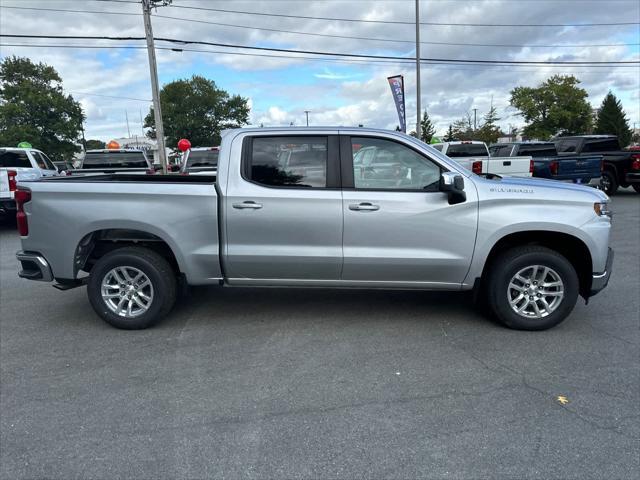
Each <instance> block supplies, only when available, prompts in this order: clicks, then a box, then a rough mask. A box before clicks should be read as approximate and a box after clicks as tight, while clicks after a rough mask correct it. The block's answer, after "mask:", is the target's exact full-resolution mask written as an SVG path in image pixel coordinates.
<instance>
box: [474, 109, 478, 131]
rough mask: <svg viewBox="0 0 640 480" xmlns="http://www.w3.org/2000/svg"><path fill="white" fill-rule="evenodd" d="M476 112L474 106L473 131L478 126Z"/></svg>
mask: <svg viewBox="0 0 640 480" xmlns="http://www.w3.org/2000/svg"><path fill="white" fill-rule="evenodd" d="M477 113H478V109H477V108H474V109H473V131H475V130H476V129H477V128H478V126H477Z"/></svg>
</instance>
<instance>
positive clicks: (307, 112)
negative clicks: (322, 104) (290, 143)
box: [304, 110, 311, 127]
mask: <svg viewBox="0 0 640 480" xmlns="http://www.w3.org/2000/svg"><path fill="white" fill-rule="evenodd" d="M310 111H311V110H305V111H304V113H305V114H306V115H307V127H308V126H309V112H310Z"/></svg>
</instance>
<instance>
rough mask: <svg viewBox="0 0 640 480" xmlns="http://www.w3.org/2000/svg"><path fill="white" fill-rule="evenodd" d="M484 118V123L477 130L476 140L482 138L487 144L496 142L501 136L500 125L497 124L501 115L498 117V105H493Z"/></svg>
mask: <svg viewBox="0 0 640 480" xmlns="http://www.w3.org/2000/svg"><path fill="white" fill-rule="evenodd" d="M483 120H484V121H483V123H482V125H481V126H480V128H479V129H478V130H477V131H476V132H475V137H476V138H475V140H482V141H483V142H485V143H486V144H491V143H496V142H497V141H498V137H499V136H500V127H498V125H497V123H498V121H499V120H500V117H498V112H497V111H496V107H494V106H493V105H492V106H491V108H490V109H489V111H488V112H487V113H486V114H485V116H484V119H483Z"/></svg>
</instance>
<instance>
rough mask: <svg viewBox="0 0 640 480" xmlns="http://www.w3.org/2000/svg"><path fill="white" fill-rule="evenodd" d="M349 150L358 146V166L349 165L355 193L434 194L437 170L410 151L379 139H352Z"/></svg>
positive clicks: (436, 188) (436, 184)
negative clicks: (351, 167)
mask: <svg viewBox="0 0 640 480" xmlns="http://www.w3.org/2000/svg"><path fill="white" fill-rule="evenodd" d="M351 144H352V147H353V146H354V145H362V147H361V148H360V150H359V151H358V153H356V154H355V155H354V157H357V156H358V155H359V154H360V152H363V151H364V152H366V155H367V156H366V157H365V158H364V159H363V161H362V162H356V158H354V162H353V180H354V186H355V188H357V189H368V190H426V191H437V190H438V184H439V182H440V167H439V166H438V165H437V164H435V163H434V162H432V161H431V160H429V159H428V158H426V157H424V156H422V155H420V154H419V153H417V152H416V151H414V150H412V149H411V148H409V147H407V146H405V145H402V144H400V143H397V142H394V141H391V140H385V139H381V138H367V137H361V138H358V137H352V138H351Z"/></svg>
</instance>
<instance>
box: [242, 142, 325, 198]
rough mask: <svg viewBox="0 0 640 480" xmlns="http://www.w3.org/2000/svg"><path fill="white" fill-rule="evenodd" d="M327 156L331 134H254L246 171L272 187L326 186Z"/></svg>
mask: <svg viewBox="0 0 640 480" xmlns="http://www.w3.org/2000/svg"><path fill="white" fill-rule="evenodd" d="M327 160H328V139H327V137H297V136H296V137H254V138H253V140H252V142H251V148H250V151H249V152H247V155H246V157H245V166H244V174H245V177H247V179H248V180H251V181H253V182H255V183H259V184H261V185H266V186H270V187H308V188H325V187H326V186H327Z"/></svg>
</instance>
